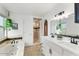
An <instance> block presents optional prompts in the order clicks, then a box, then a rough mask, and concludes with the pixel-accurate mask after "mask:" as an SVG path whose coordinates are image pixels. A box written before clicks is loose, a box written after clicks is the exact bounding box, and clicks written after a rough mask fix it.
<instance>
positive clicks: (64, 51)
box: [63, 49, 75, 56]
mask: <svg viewBox="0 0 79 59" xmlns="http://www.w3.org/2000/svg"><path fill="white" fill-rule="evenodd" d="M63 56H75V54H74V53H72V52H71V51H68V50H65V49H64V50H63Z"/></svg>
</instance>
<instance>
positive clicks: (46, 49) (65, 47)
mask: <svg viewBox="0 0 79 59" xmlns="http://www.w3.org/2000/svg"><path fill="white" fill-rule="evenodd" d="M41 43H42V49H41V50H42V52H43V54H44V55H45V56H79V45H76V44H72V43H70V38H68V37H63V38H62V39H60V40H58V39H57V38H56V37H55V38H51V37H45V36H43V37H42V39H41Z"/></svg>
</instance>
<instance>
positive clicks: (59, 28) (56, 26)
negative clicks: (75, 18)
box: [50, 18, 67, 34]
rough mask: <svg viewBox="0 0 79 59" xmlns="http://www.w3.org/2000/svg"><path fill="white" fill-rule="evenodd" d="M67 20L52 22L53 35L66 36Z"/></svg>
mask: <svg viewBox="0 0 79 59" xmlns="http://www.w3.org/2000/svg"><path fill="white" fill-rule="evenodd" d="M66 20H67V19H66V18H63V19H59V20H52V21H51V22H50V25H51V27H50V32H51V33H53V34H55V33H56V34H65V33H66Z"/></svg>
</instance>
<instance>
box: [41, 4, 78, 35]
mask: <svg viewBox="0 0 79 59" xmlns="http://www.w3.org/2000/svg"><path fill="white" fill-rule="evenodd" d="M61 11H65V12H66V13H70V16H68V17H67V18H66V23H67V25H66V27H67V28H66V34H70V35H71V34H74V35H77V34H79V24H77V23H75V22H74V21H75V19H74V4H73V3H63V4H57V5H55V6H54V7H53V9H52V11H51V12H49V13H48V14H46V15H44V16H43V17H42V18H43V20H45V19H47V20H48V22H49V29H48V31H49V34H50V33H51V32H52V31H51V26H53V25H50V23H51V20H52V21H53V20H54V19H53V18H54V15H55V14H57V13H59V12H61ZM63 19H64V18H63Z"/></svg>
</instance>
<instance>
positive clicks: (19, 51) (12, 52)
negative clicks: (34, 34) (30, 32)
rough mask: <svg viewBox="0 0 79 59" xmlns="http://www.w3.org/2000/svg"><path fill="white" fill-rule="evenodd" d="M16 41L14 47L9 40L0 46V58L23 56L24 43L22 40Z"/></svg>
mask: <svg viewBox="0 0 79 59" xmlns="http://www.w3.org/2000/svg"><path fill="white" fill-rule="evenodd" d="M17 41H18V43H16V44H14V47H13V45H12V44H11V40H10V41H6V42H4V43H3V44H2V45H0V56H23V54H24V43H23V41H22V40H17Z"/></svg>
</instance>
